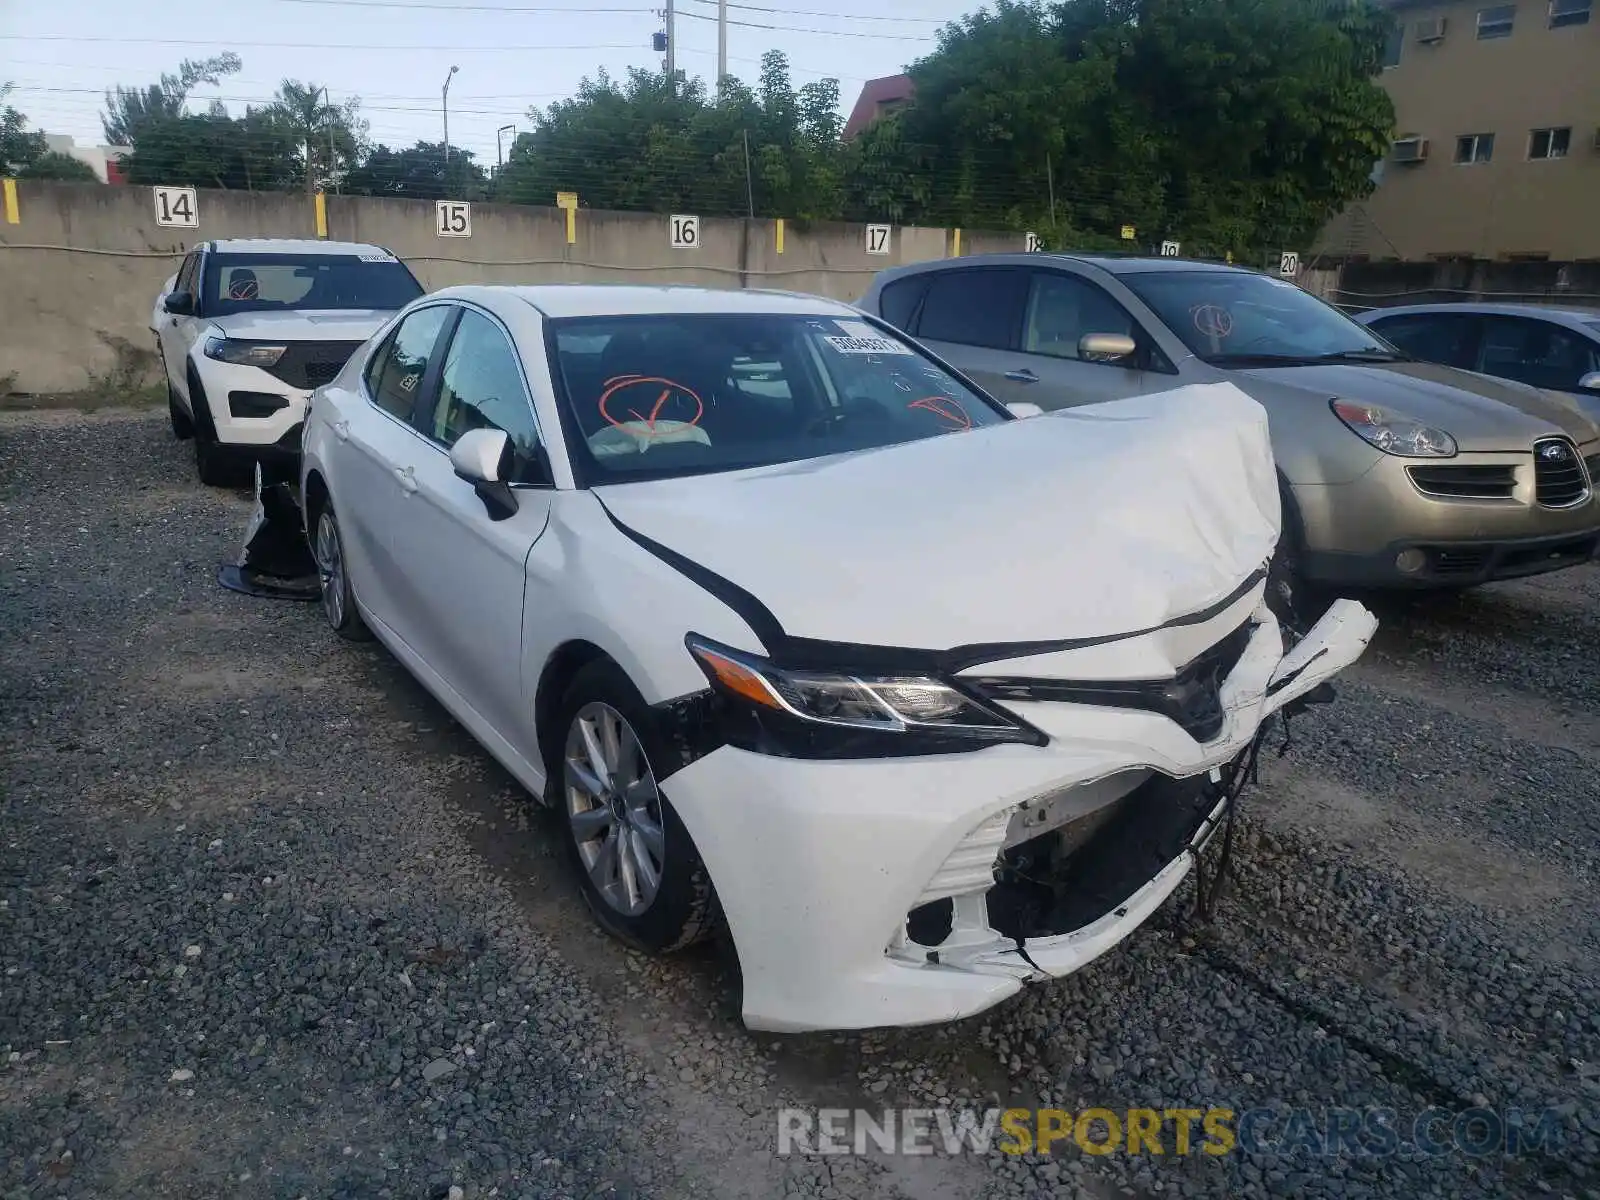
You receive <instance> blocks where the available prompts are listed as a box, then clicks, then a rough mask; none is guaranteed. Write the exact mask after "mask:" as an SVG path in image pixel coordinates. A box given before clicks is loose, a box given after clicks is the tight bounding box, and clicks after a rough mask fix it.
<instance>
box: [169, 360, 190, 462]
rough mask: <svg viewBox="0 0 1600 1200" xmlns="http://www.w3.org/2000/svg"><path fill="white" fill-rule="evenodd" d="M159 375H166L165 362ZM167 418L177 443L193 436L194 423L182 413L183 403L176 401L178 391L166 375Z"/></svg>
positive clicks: (170, 378)
mask: <svg viewBox="0 0 1600 1200" xmlns="http://www.w3.org/2000/svg"><path fill="white" fill-rule="evenodd" d="M161 373H162V374H163V375H166V374H167V364H166V362H165V360H163V361H162V363H161ZM167 417H168V419H169V420H171V422H172V436H173V437H175V438H177V439H178V441H180V442H186V441H188V440H189V439H190V438H192V437H193V436H194V422H193V421H191V420H190V419H189V414H188V413H186V412H184V411H183V402H182V401H181V400H179V399H178V389H177V388H175V387H173V386H172V377H171V376H170V375H167Z"/></svg>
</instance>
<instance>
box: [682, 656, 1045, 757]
mask: <svg viewBox="0 0 1600 1200" xmlns="http://www.w3.org/2000/svg"><path fill="white" fill-rule="evenodd" d="M684 645H685V646H686V647H687V648H688V650H689V653H690V654H692V655H693V656H694V660H695V662H696V663H698V664H699V666H700V669H701V670H702V671H704V672H705V674H706V678H707V679H708V680H710V681H711V686H712V688H713V690H714V691H715V692H716V694H717V696H718V697H719V699H720V700H721V701H722V703H721V706H720V709H721V712H720V718H721V721H722V724H723V729H722V733H723V735H724V737H725V738H726V739H727V741H728V742H729V744H731V745H735V746H739V747H740V748H742V749H746V750H753V751H756V752H758V753H763V754H776V755H781V756H784V757H790V758H879V757H892V756H897V755H907V754H938V753H954V752H958V751H968V750H975V749H977V748H979V747H980V746H984V745H989V744H992V743H995V742H1026V743H1028V744H1031V745H1043V744H1044V742H1045V741H1046V738H1045V736H1044V735H1043V734H1042V733H1040V732H1039V731H1038V730H1037V729H1035V728H1033V726H1031V725H1029V724H1028V723H1027V722H1025V721H1022V720H1019V719H1018V718H1016V717H1014V716H1011V715H1010V714H1009V713H1006V712H1002V711H1000V710H999V709H997V708H994V707H991V706H989V705H988V704H985V703H984V702H983V701H982V700H980V699H978V698H977V697H976V696H973V695H972V694H970V693H969V692H967V691H965V690H963V689H962V688H961V687H959V686H957V685H956V684H954V683H952V682H950V681H948V680H943V679H938V678H935V677H934V676H932V675H917V674H905V675H898V674H897V675H863V674H852V673H849V672H842V671H841V672H837V673H835V672H831V671H797V670H790V669H787V668H783V667H779V666H778V665H777V664H775V663H773V662H772V661H771V660H769V659H765V658H762V657H760V656H759V655H755V654H748V653H746V652H744V651H742V650H734V649H731V648H730V647H727V646H722V645H719V644H718V643H716V642H712V641H709V640H708V639H706V638H702V637H700V636H698V635H697V634H692V633H691V634H690V635H689V636H688V637H687V638H685V639H684Z"/></svg>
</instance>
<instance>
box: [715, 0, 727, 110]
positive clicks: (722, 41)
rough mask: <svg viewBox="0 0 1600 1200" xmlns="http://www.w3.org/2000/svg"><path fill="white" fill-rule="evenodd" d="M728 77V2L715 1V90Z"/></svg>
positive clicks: (724, 0)
mask: <svg viewBox="0 0 1600 1200" xmlns="http://www.w3.org/2000/svg"><path fill="white" fill-rule="evenodd" d="M727 77H728V0H717V90H718V91H719V92H720V91H721V90H722V81H723V80H724V79H726V78H727Z"/></svg>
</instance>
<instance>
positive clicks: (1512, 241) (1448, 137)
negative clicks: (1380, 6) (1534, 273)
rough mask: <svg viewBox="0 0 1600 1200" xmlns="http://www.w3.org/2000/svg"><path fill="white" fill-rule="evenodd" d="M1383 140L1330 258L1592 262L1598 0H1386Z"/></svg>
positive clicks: (1599, 142) (1599, 171) (1595, 247)
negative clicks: (1389, 12)
mask: <svg viewBox="0 0 1600 1200" xmlns="http://www.w3.org/2000/svg"><path fill="white" fill-rule="evenodd" d="M1389 3H1390V6H1391V7H1392V8H1393V10H1394V13H1395V17H1396V19H1397V20H1398V21H1399V23H1400V28H1399V30H1397V32H1396V34H1395V36H1394V38H1393V40H1392V41H1391V43H1390V46H1389V54H1388V63H1389V65H1388V66H1386V67H1385V68H1384V72H1383V78H1382V83H1383V86H1384V88H1385V89H1386V90H1387V91H1388V93H1389V95H1390V97H1391V98H1392V99H1393V101H1394V108H1395V142H1394V146H1393V148H1392V149H1391V151H1390V153H1389V155H1388V157H1387V158H1386V159H1385V160H1384V161H1383V162H1382V163H1380V164H1379V165H1378V167H1377V171H1376V175H1377V179H1378V185H1377V189H1376V190H1375V191H1374V192H1373V193H1372V195H1371V196H1370V197H1369V198H1367V199H1366V200H1364V201H1362V202H1361V203H1360V204H1357V205H1353V206H1352V207H1351V209H1350V210H1348V211H1347V212H1345V213H1343V214H1341V215H1340V216H1339V217H1338V218H1337V219H1335V220H1334V221H1333V222H1332V223H1331V224H1330V225H1329V226H1328V228H1327V229H1325V230H1324V231H1323V233H1322V236H1321V237H1320V238H1319V239H1318V249H1319V250H1320V251H1321V252H1322V253H1325V254H1329V255H1334V256H1352V257H1354V256H1364V257H1370V258H1373V259H1384V258H1400V259H1406V260H1425V259H1449V258H1477V259H1502V260H1507V259H1509V260H1542V259H1549V260H1551V261H1571V260H1581V259H1590V260H1594V259H1600V14H1597V13H1596V12H1595V11H1594V9H1595V8H1596V7H1600V0H1518V2H1516V3H1504V4H1493V3H1489V4H1486V3H1483V2H1482V0H1465V2H1462V0H1457V2H1455V3H1439V2H1438V0H1389Z"/></svg>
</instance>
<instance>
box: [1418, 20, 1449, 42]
mask: <svg viewBox="0 0 1600 1200" xmlns="http://www.w3.org/2000/svg"><path fill="white" fill-rule="evenodd" d="M1444 27H1445V18H1444V17H1429V18H1428V19H1427V20H1426V21H1418V22H1417V41H1419V42H1421V43H1423V44H1424V45H1429V46H1431V45H1433V44H1434V43H1435V42H1442V41H1444Z"/></svg>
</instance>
